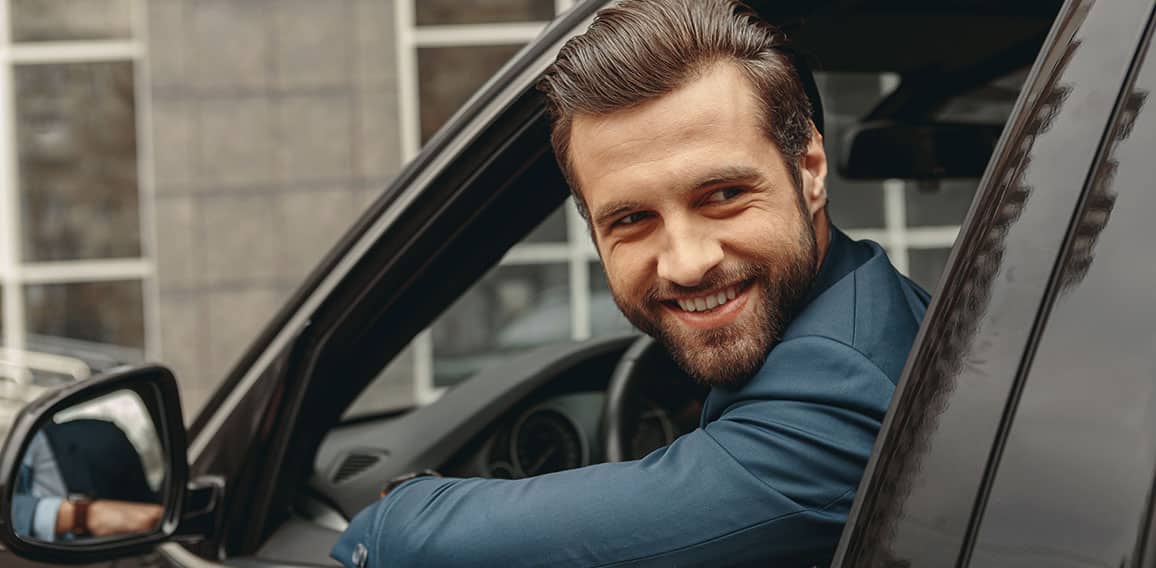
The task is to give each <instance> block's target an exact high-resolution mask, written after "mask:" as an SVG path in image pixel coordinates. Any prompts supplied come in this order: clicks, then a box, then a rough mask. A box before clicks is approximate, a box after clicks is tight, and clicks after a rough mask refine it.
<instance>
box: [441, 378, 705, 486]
mask: <svg viewBox="0 0 1156 568" xmlns="http://www.w3.org/2000/svg"><path fill="white" fill-rule="evenodd" d="M695 390H696V389H693V388H692V389H690V391H691V392H688V393H687V394H688V395H689V396H684V397H678V398H675V397H666V399H664V402H676V404H674V405H670V406H666V405H664V404H660V403H658V402H655V401H654V400H651V399H646V400H644V401H643V406H644V408H642V409H640V411H639V413H638V416H639V419H638V421H637V424H636V425H635V427H634V435H633V437H632V440H631V446H630V456H629V457H630V459H641V458H643V457H645V456H646V455H647V454H649V453H650V452H653V451H654V450H657V449H659V448H661V447H663V446H666V445H668V444H670V443H671V442H673V441H674V439H675V438H677V437H678V436H681V435H683V434H685V433H687V432H690V431H692V430H694V429H695V428H696V427H698V419H699V414H700V413H701V410H702V404H701V401H700V399H699V398H697V397H696V396H694V391H695ZM605 401H606V394H605V392H603V391H588V392H576V393H568V394H563V395H558V396H554V397H550V398H546V399H544V400H533V401H532V402H531V403H530V405H529V406H528V407H526V408H525V409H522V410H520V411H519V412H516V413H513V414H511V415H510V416H507V417H504V418H503V419H501V420H500V421H499V422H498V423H497V424H496V425H495V426H494V427H493V428H492V430H491V431H490V432H489V433H488V434H487V435H486V436H485V437H484V438H483V440H482V442H481V443H480V444H479V445H478V447H476V448H473V449H472V451H469V452H467V454H466V455H465V456H463V457H462V458H460V459H459V460H456V463H454V464H451V465H450V467H449V468H447V469H445V470H444V471H445V473H446V474H447V475H451V476H454V477H492V478H499V479H520V478H523V477H532V476H535V475H542V474H546V473H553V472H556V471H563V470H567V469H574V468H578V467H583V466H587V465H591V464H595V463H601V462H603V461H605V456H604V454H603V448H602V431H601V420H602V411H603V406H604V404H605Z"/></svg>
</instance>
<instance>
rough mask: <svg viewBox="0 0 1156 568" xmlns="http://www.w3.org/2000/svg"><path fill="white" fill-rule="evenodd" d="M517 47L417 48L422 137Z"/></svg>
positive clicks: (513, 52)
mask: <svg viewBox="0 0 1156 568" xmlns="http://www.w3.org/2000/svg"><path fill="white" fill-rule="evenodd" d="M521 48H522V46H521V45H487V46H470V47H423V48H419V49H418V50H417V61H418V97H419V99H420V101H421V102H420V105H421V139H422V141H423V142H424V141H426V140H429V138H430V136H433V135H434V133H435V132H437V131H438V129H439V128H441V127H442V125H443V124H445V122H446V120H448V119H449V117H450V116H452V115H453V113H454V111H456V110H458V107H460V106H462V103H465V102H466V100H468V99H469V98H470V95H473V94H474V91H476V90H478V87H481V86H482V84H483V83H485V82H486V80H487V79H489V78H490V77H491V76H492V75H493V74H494V72H495V71H497V70H498V69H499V68H501V67H502V65H504V64H505V63H506V62H507V61H509V60H510V57H512V56H513V55H514V54H515V53H517V52H518V50H519V49H521Z"/></svg>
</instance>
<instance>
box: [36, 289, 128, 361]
mask: <svg viewBox="0 0 1156 568" xmlns="http://www.w3.org/2000/svg"><path fill="white" fill-rule="evenodd" d="M24 298H25V304H26V305H25V317H26V318H27V322H28V333H29V337H28V343H29V345H30V346H33V345H38V346H39V347H38V350H51V351H56V352H75V353H76V356H78V357H83V356H84V352H85V351H86V350H87V351H95V352H97V353H98V354H104V355H109V356H112V357H113V358H114V359H117V360H120V361H121V362H122V363H126V362H132V361H137V360H140V359H141V358H142V350H143V349H144V307H143V306H144V304H143V300H142V296H141V283H140V282H139V281H136V280H126V281H116V282H83V283H74V284H32V285H28V286H26V287H25V289H24Z"/></svg>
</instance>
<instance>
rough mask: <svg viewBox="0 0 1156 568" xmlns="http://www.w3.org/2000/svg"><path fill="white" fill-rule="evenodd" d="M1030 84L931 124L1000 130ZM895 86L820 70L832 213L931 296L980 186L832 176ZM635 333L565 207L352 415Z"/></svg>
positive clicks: (985, 96)
mask: <svg viewBox="0 0 1156 568" xmlns="http://www.w3.org/2000/svg"><path fill="white" fill-rule="evenodd" d="M1025 76H1026V71H1022V72H1016V73H1012V74H1009V75H1006V76H1002V77H999V78H997V79H995V80H993V81H991V82H990V84H985V85H982V86H980V87H976V88H974V89H970V90H967V91H965V92H963V93H960V94H959V95H958V96H955V97H951V98H949V99H947V100H946V101H944V102H943V103H942V104H941V105H940V106H939V108H937V109H935V110H934V111H933V112H934V114H933V115H932V116H929V117H928V120H929V121H931V120H936V121H940V120H948V119H955V118H959V117H961V115H966V116H967V117H970V120H976V121H982V122H983V123H985V124H993V125H997V126H1002V124H1003V122H1004V121H1006V120H1007V118H1008V116H1009V115H1010V112H1011V108H1012V104H1013V103H1014V101H1015V98H1016V96H1018V94H1019V88H1020V86H1021V85H1022V84H1023V79H1024V77H1025ZM899 81H900V78H899V77H898V76H896V75H894V74H891V73H829V72H822V71H820V72H817V73H816V83H817V85H818V87H819V89H820V92H821V96H822V99H823V104H824V115H825V123H826V124H825V135H824V141H825V147H826V150H827V154H828V159H829V161H830V162H831V164H832V167H831V168H830V169H829V173H828V179H827V185H828V193H829V195H830V199H831V201H830V213H831V216H832V219H833V221H834V223H835V224H836V226H838V227H839V228H840V229H842V230H844V231H845V232H847V233H848V234H849V235H850V236H851V237H853V238H857V239H870V240H873V241H876V242H878V243H880V244H881V245H883V246H884V248H885V249H886V250H887V253H888V255H889V256H890V258H891V261H892V262H893V263H894V264H895V266H896V267H897V268H898V269H899V270H900V271H901V272H903V273H904V274H907V275H908V276H909V277H911V278H912V279H913V280H915V281H916V282H917V283H919V284H920V285H921V286H923V287H924V288H926V289H927V290H929V291H934V289H935V287H936V283H937V282H938V280H939V276H940V274H941V272H942V271H943V268H944V265H945V264H946V262H947V259H948V256H949V254H950V252H951V247H952V245H953V244H954V242H955V238H956V235H957V234H958V232H959V225H960V223H961V222H962V220H963V218H964V215H965V214H966V213H967V210H968V208H969V207H970V205H971V201H972V198H973V197H974V195H975V190H976V187H977V185H978V183H979V179H978V177H975V178H965V179H943V180H927V179H922V180H919V181H907V180H903V179H888V180H861V179H851V178H848V177H845V176H844V175H843V173H842V172H841V171H840V169H839V168H838V167H836V164H837V161H838V156H840V155H841V154H842V152H844V151H845V148H844V146H845V145H846V144H848V143H849V138H848V137H849V136H851V135H853V133H854V130H855V127H856V126H858V125H859V124H861V122H862V121H863V119H864V117H865V116H867V115H868V114H869V113H871V111H872V110H873V109H875V108H876V107H877V106H878V105H879V104H880V103H881V102H882V101H883V100H884V99H885V98H886V97H887V96H888V95H889V94H891V93H892V92H893V91H894V89H896V88H897V86H898V84H899ZM988 157H989V156H982V157H981V158H982V160H984V161H986V159H987V158H988ZM633 331H634V330H633V328H632V327H631V326H630V324H629V323H628V322H627V321H626V320H625V318H624V317H623V316H622V315H621V314H620V313H619V312H618V309H617V307H616V306H615V304H614V301H613V298H612V296H611V294H610V291H609V285H608V284H607V281H606V276H605V274H604V273H603V272H602V267H601V264H600V262H599V260H598V256H597V252H596V251H595V250H594V247H593V244H592V243H591V242H590V238H589V236H588V233H587V229H586V225H585V222H584V221H583V220H582V219H581V217H580V216H579V215H578V213H577V211H576V210H575V209H574V206H573V204H572V203H571V202H570V201H567V202H566V204H565V205H563V206H562V207H560V208H558V209H557V210H555V211H554V212H553V213H552V214H551V215H550V216H548V217H546V218H545V219H543V220H542V221H541V224H540V225H539V226H538V227H537V228H536V229H535V230H534V231H532V232H531V233H530V234H529V235H528V236H527V237H526V238H525V239H524V240H523V241H522V242H521V243H519V244H518V245H516V246H514V247H513V248H512V249H510V250H509V251H508V252H507V254H506V255H505V257H504V258H503V259H502V261H501V262H500V263H499V265H498V266H496V267H494V268H493V269H491V270H490V271H489V273H488V274H487V275H486V276H485V277H483V278H482V279H481V280H479V281H478V282H476V283H475V284H474V285H473V286H472V287H471V289H470V290H469V291H468V292H466V293H465V294H464V295H462V297H460V298H459V299H458V300H457V301H456V302H455V303H454V304H453V305H451V307H450V308H448V309H447V310H446V311H445V312H444V313H443V314H442V315H441V316H440V317H439V318H438V319H437V320H436V321H435V323H434V324H433V325H432V326H430V327H429V328H428V329H427V330H426V331H425V332H423V333H422V334H421V335H419V336H418V337H417V338H416V339H415V340H414V341H413V342H411V344H410V345H409V346H408V347H407V348H406V349H405V350H404V351H403V352H402V353H401V354H400V355H399V356H398V357H397V358H395V359H394V361H393V362H392V363H390V364H389V365H387V366H386V367H385V368H384V369H383V370H382V371H381V373H380V374H379V376H378V377H377V378H376V379H375V380H374V381H373V382H371V383H370V385H369V386H368V387H367V388H366V389H365V390H364V391H363V392H362V394H361V395H360V396H359V397H358V399H357V400H356V401H355V402H354V404H353V405H351V406H350V408H349V409H348V410H347V411H346V413H345V418H346V419H352V418H357V417H364V416H371V415H377V414H384V413H391V412H395V411H398V410H401V409H405V408H410V407H414V406H422V405H425V404H428V403H430V402H432V401H434V400H436V399H437V398H438V397H439V396H440V395H441V394H442V393H443V392H444V391H445V389H447V388H452V387H453V386H454V385H456V384H459V383H460V382H461V381H464V380H467V379H468V378H469V377H470V376H472V375H474V374H475V373H477V372H478V371H480V370H482V369H484V368H485V367H486V366H487V365H490V364H493V363H495V362H497V361H500V360H503V359H505V358H508V357H510V356H512V355H515V354H518V353H523V352H526V351H528V350H531V349H534V348H536V347H539V346H542V345H547V344H551V343H557V342H562V341H571V340H583V339H588V338H593V337H607V336H611V335H618V334H623V333H631V332H633Z"/></svg>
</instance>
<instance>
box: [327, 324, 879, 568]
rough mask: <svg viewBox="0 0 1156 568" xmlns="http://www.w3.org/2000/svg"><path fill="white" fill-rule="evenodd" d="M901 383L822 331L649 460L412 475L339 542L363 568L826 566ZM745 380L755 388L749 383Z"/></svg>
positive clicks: (786, 351)
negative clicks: (498, 475)
mask: <svg viewBox="0 0 1156 568" xmlns="http://www.w3.org/2000/svg"><path fill="white" fill-rule="evenodd" d="M892 389H893V386H892V384H891V382H890V381H889V380H888V378H887V377H886V376H885V375H884V374H883V373H882V372H881V371H880V370H879V369H878V368H877V367H875V366H874V365H873V364H872V363H871V362H870V361H869V360H868V359H867V358H866V357H864V356H863V355H862V354H861V353H859V352H858V351H856V350H854V349H852V348H850V347H848V346H845V345H842V344H840V343H836V342H834V341H832V340H829V339H824V338H800V339H795V340H792V341H789V342H787V343H783V344H781V345H779V346H778V347H776V348H775V350H774V351H773V352H772V355H771V357H770V358H768V361H767V365H766V367H764V369H763V370H762V371H761V372H760V374H759V377H758V378H757V379H756V380H755V381H753V382H752V384H751V385H748V386H747V387H746V388H744V389H743V392H744V396H743V398H742V399H740V400H738V401H737V402H735V403H733V404H732V405H731V407H730V408H728V409H727V410H726V411H725V412H724V413H723V415H722V418H720V419H719V420H716V421H714V422H712V423H710V424H708V425H707V426H706V427H705V428H700V429H698V430H696V431H694V432H692V433H690V434H687V435H685V436H682V437H680V438H679V439H678V440H676V441H675V442H674V443H673V444H671V445H670V446H668V447H666V448H663V449H660V450H658V451H656V452H654V453H652V454H651V455H649V456H647V457H646V458H645V459H642V460H639V461H634V462H626V463H615V464H599V465H594V466H590V467H586V468H581V469H576V470H570V471H564V472H558V473H553V474H549V475H543V476H540V477H535V478H530V479H522V480H513V481H511V480H496V479H437V478H429V477H426V478H418V479H416V480H413V481H410V482H407V483H405V484H403V485H401V486H399V487H398V488H397V489H396V490H394V492H393V493H391V494H390V495H389V496H387V497H386V498H384V499H382V500H381V501H378V502H377V503H375V504H374V505H371V506H370V507H368V508H367V509H366V510H365V511H362V513H361V514H359V515H358V516H357V517H356V518H355V519H354V520H353V521H352V523H351V524H350V527H349V529H348V530H347V531H346V533H345V534H344V535H343V536H342V538H341V541H340V542H339V543H338V544H337V546H336V547H335V548H334V551H333V555H334V557H335V558H336V559H337V560H339V561H341V562H343V563H345V564H346V565H349V566H355V565H356V563H355V559H354V555H355V552H356V551H357V548H358V545H361V546H363V547H364V548H365V550H366V552H367V556H368V558H367V560H368V561H367V563H366V564H365V565H366V566H369V567H374V566H410V565H413V566H417V565H426V566H447V565H485V566H489V565H494V566H503V567H504V568H505V567H511V566H524V565H551V564H553V565H558V564H566V565H569V564H580V565H606V564H613V563H617V562H631V561H635V562H638V561H641V562H652V563H655V564H663V565H668V564H671V563H678V564H680V565H685V564H706V563H713V564H717V563H719V561H720V559H725V561H726V562H728V563H732V562H742V561H744V560H745V561H752V560H756V559H757V560H763V561H773V562H775V563H777V564H790V565H793V564H796V563H798V564H805V565H808V566H809V565H811V564H814V563H822V562H824V561H826V560H829V558H830V555H831V554H832V553H833V551H834V547H835V544H836V543H837V541H838V538H839V534H840V532H841V530H842V527H843V523H844V522H845V520H846V514H847V511H848V509H849V508H850V504H851V500H852V498H853V494H854V489H855V487H856V486H857V484H858V482H859V478H860V477H861V476H862V472H863V468H864V466H865V465H866V462H867V458H868V456H869V454H870V451H871V446H872V443H873V441H874V438H875V434H876V433H877V432H878V428H879V423H880V421H881V420H882V417H883V414H884V412H885V411H886V408H887V403H888V400H889V399H890V395H891V391H892ZM748 391H749V395H748V394H747V393H748Z"/></svg>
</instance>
